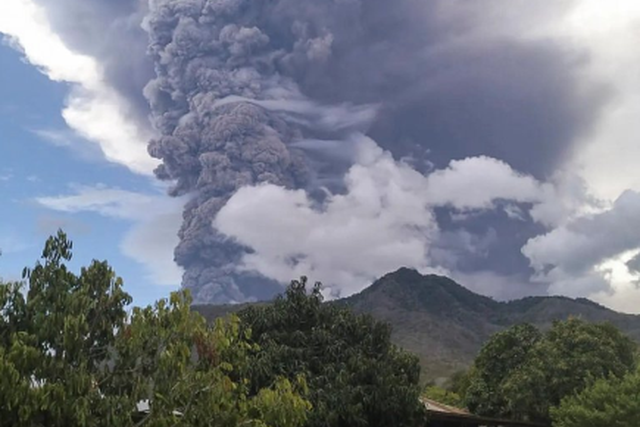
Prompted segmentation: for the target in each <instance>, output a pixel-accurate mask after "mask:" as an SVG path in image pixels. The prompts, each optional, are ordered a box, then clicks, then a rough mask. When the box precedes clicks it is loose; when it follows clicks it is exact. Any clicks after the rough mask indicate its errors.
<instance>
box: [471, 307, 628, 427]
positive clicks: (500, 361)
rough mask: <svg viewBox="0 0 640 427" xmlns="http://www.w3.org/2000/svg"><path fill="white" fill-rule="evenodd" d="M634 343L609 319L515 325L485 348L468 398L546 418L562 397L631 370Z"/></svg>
mask: <svg viewBox="0 0 640 427" xmlns="http://www.w3.org/2000/svg"><path fill="white" fill-rule="evenodd" d="M636 349H637V348H636V344H635V343H634V342H633V341H631V340H630V339H629V338H628V337H626V336H625V335H623V334H622V333H621V332H620V331H619V330H618V329H616V328H615V327H614V326H612V325H610V324H606V323H605V324H589V323H586V322H583V321H581V320H578V319H575V318H572V319H569V320H567V321H564V322H555V323H554V324H553V326H552V328H551V329H550V330H549V331H547V332H546V333H544V334H542V333H541V332H540V331H538V330H537V329H536V328H535V327H533V326H531V325H526V324H525V325H519V326H515V327H512V328H510V329H508V330H506V331H503V332H500V333H498V334H496V335H495V336H494V337H493V338H492V339H490V340H489V341H488V342H487V343H486V344H485V346H484V347H483V348H482V350H481V351H480V353H479V355H478V358H477V359H476V361H475V363H474V373H473V375H472V378H471V380H470V385H469V388H468V389H467V392H466V395H465V400H466V403H467V405H468V407H469V409H470V410H471V411H472V412H474V413H477V414H480V415H490V416H500V417H506V418H514V419H520V420H531V421H542V422H548V421H549V420H550V415H549V411H550V408H551V407H554V406H557V405H559V404H560V402H561V400H562V399H563V398H565V397H567V396H571V395H573V394H575V393H578V392H580V391H582V390H584V389H585V388H586V387H587V386H589V385H590V384H592V383H593V382H594V381H596V380H597V379H600V378H607V379H609V378H611V379H613V378H621V377H623V376H624V375H625V374H627V373H628V372H630V371H631V370H633V369H634V367H635V355H636Z"/></svg>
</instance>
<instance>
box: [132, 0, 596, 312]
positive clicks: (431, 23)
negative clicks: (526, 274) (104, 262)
mask: <svg viewBox="0 0 640 427" xmlns="http://www.w3.org/2000/svg"><path fill="white" fill-rule="evenodd" d="M445 3H446V2H444V3H443V2H438V1H433V2H431V1H414V0H399V1H397V2H393V3H389V2H388V0H368V1H363V0H264V1H256V0H150V4H149V11H148V15H147V17H146V19H145V23H144V28H145V30H146V31H147V32H148V35H149V38H150V46H149V52H150V54H151V56H152V58H153V60H154V62H155V72H156V77H155V78H154V79H153V80H152V81H151V82H150V83H149V84H148V85H147V86H146V88H145V96H146V97H147V99H148V100H149V102H150V105H151V108H152V120H153V124H154V125H155V127H156V129H157V130H159V131H160V132H161V136H160V137H159V138H157V139H156V140H154V141H152V142H151V143H150V145H149V153H150V154H151V155H152V156H153V157H156V158H158V159H161V160H162V165H161V166H160V167H159V168H158V169H157V170H156V174H157V176H158V177H159V178H161V179H163V180H170V181H173V182H175V185H174V186H173V188H172V190H171V194H172V195H174V196H182V195H190V196H191V199H190V202H189V203H188V204H187V205H186V207H185V210H184V223H183V225H182V228H181V230H180V244H179V245H178V247H177V248H176V250H175V257H176V260H177V262H178V263H179V264H180V265H181V266H182V267H184V269H185V274H184V279H183V285H184V286H186V287H187V288H190V289H192V291H193V293H194V297H195V300H196V301H197V302H205V301H206V302H211V301H215V302H230V301H244V300H248V299H261V298H267V297H269V296H271V295H272V294H273V293H274V292H275V291H277V290H278V289H279V287H278V285H277V284H276V283H271V284H269V281H267V280H266V279H264V278H261V277H258V276H254V275H252V274H250V273H238V272H237V270H236V267H237V264H238V263H239V261H240V260H241V258H242V256H243V255H244V254H245V253H246V252H247V251H250V249H249V248H244V247H241V246H239V245H238V244H236V243H234V242H231V241H229V240H228V239H226V238H225V237H224V236H223V235H221V234H219V233H218V232H217V231H216V230H215V229H213V228H212V221H213V219H214V217H215V215H216V213H217V212H218V211H219V210H220V209H221V208H222V206H224V204H225V203H226V201H227V200H228V199H229V197H230V196H231V195H233V193H235V192H236V190H238V189H239V188H240V187H242V186H245V185H248V184H255V183H260V182H269V183H274V184H277V185H281V186H285V187H289V188H307V189H309V188H310V185H313V183H314V181H317V179H318V177H319V174H320V173H321V170H322V168H323V167H324V168H325V169H327V168H328V170H329V171H330V174H333V175H339V174H340V173H341V172H344V168H342V169H341V168H340V167H335V165H334V166H333V167H332V165H331V164H328V163H326V162H325V163H324V164H322V162H320V163H319V161H318V159H312V158H310V156H309V155H308V154H309V153H308V152H307V153H304V152H302V151H300V150H301V148H300V147H305V144H304V140H305V138H306V139H336V138H335V133H336V132H335V131H336V129H331V128H327V127H326V126H325V127H324V128H323V129H320V128H318V127H317V126H312V125H310V124H309V121H308V120H307V121H305V120H293V118H294V117H295V116H296V114H298V115H302V116H304V115H305V114H307V115H308V112H309V111H308V109H307V110H304V109H301V108H297V107H295V105H294V103H295V102H298V103H300V102H302V103H304V102H308V103H309V104H307V105H311V104H312V103H311V101H310V100H314V101H313V102H315V103H322V104H328V105H340V104H344V103H345V102H350V103H356V104H357V105H364V104H376V105H379V106H380V109H379V114H378V116H377V120H376V121H375V123H374V124H373V125H372V127H371V128H370V129H368V131H369V134H370V135H371V136H373V137H374V138H376V140H377V141H378V142H379V143H380V144H381V146H383V147H384V148H386V149H388V150H390V151H391V152H392V153H393V154H394V155H396V156H397V157H400V156H407V155H410V156H411V157H412V158H413V160H414V163H415V164H416V165H420V163H421V162H420V161H421V160H426V159H427V156H428V161H425V162H424V164H425V165H426V166H425V167H429V165H436V166H444V165H445V164H446V163H447V162H448V161H449V160H450V159H451V158H460V157H464V156H470V155H478V154H485V155H489V156H495V157H497V158H500V159H504V160H506V161H507V162H508V163H510V164H511V165H513V166H514V167H516V168H517V169H520V170H522V171H524V172H529V173H532V174H534V175H535V176H538V177H545V176H547V175H548V174H550V173H552V172H553V170H554V168H555V166H556V165H557V164H558V163H559V162H560V161H561V160H562V159H563V158H564V156H565V155H566V154H568V153H569V151H570V149H571V147H572V144H573V142H574V141H575V140H576V139H577V136H578V134H579V133H580V132H583V131H585V129H586V128H587V126H586V124H587V123H588V122H589V120H590V119H591V118H592V117H593V115H594V114H595V113H596V110H597V108H593V106H594V105H600V103H599V102H597V99H598V97H601V95H602V92H597V91H596V92H593V93H586V92H584V91H583V92H578V91H576V90H575V87H574V84H573V83H572V81H573V77H574V71H575V69H576V66H577V65H578V64H579V61H577V60H575V59H577V58H573V57H572V55H569V54H568V53H569V52H567V51H566V50H565V49H562V48H560V47H559V46H557V45H554V44H553V43H551V44H544V45H542V44H540V43H539V42H529V43H527V42H524V41H522V42H520V41H518V42H516V41H514V40H508V39H505V38H500V37H496V36H486V35H485V34H483V31H484V30H483V29H482V28H481V26H479V27H478V28H476V27H475V26H476V25H477V23H476V22H474V16H475V12H477V11H475V9H474V7H472V6H464V7H463V6H461V5H459V4H457V3H456V6H455V7H453V6H451V5H453V3H451V4H450V5H449V6H450V10H455V11H457V12H456V13H450V15H447V14H446V13H445V12H446V11H447V7H446V4H445ZM518 3H519V4H520V6H523V5H524V3H522V2H518ZM567 3H568V2H567ZM494 6H495V5H493V6H491V7H494ZM457 7H459V9H456V8H457ZM487 7H489V6H487ZM540 10H542V12H541V13H546V12H548V11H549V10H551V11H552V12H553V11H554V10H555V9H554V8H544V7H541V8H540ZM436 16H437V19H436ZM443 16H444V18H447V16H448V20H447V19H443ZM531 19H535V17H533V18H531ZM470 28H471V29H473V31H471V30H469V29H470ZM474 31H475V34H474ZM461 34H462V35H465V36H466V39H465V43H456V42H455V40H456V36H460V35H461ZM578 93H580V95H578ZM585 97H586V98H588V99H586V98H585ZM603 99H604V98H603ZM265 101H267V102H265ZM269 101H277V102H280V104H279V105H280V107H279V108H272V107H269V105H271V106H273V104H268V102H269ZM594 101H596V102H594ZM283 105H284V107H283ZM314 105H316V104H314ZM275 110H280V111H275ZM282 110H285V111H286V112H287V114H282ZM303 110H304V111H303ZM298 118H299V117H298ZM364 121H365V122H366V120H364ZM347 127H348V126H347ZM338 149H339V150H340V148H339V147H338ZM319 165H320V166H319ZM445 227H446V225H445ZM452 227H455V226H452ZM493 230H494V232H496V233H497V235H498V237H499V238H500V239H501V240H502V241H505V240H506V241H509V242H511V243H512V244H504V245H503V248H505V250H506V251H510V252H513V253H516V254H517V253H518V248H520V247H521V246H522V244H523V243H524V242H525V241H526V239H527V238H528V237H529V236H530V235H532V234H533V233H535V232H537V231H538V230H537V229H535V228H533V226H532V229H531V230H528V231H523V232H521V233H519V237H518V238H517V239H513V238H511V237H508V236H512V235H513V233H512V232H511V229H510V228H509V227H508V226H504V227H503V226H502V225H500V224H496V225H495V227H494V228H493ZM495 255H496V256H495V259H487V258H484V259H483V260H482V262H483V263H484V264H485V265H487V266H489V267H492V266H499V267H500V269H504V268H505V265H506V266H507V267H508V268H507V270H508V269H511V271H502V273H504V274H506V275H508V274H514V273H519V272H521V271H522V269H523V268H524V269H526V261H525V260H524V258H522V257H520V258H519V259H517V260H514V262H513V263H504V262H503V258H502V256H501V255H500V254H499V253H496V254H495ZM473 264H474V262H473V261H470V262H468V265H469V266H470V267H469V269H470V271H471V270H473V268H474V267H473ZM492 264H495V265H492ZM461 268H462V269H463V271H464V266H461Z"/></svg>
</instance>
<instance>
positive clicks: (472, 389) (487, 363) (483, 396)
mask: <svg viewBox="0 0 640 427" xmlns="http://www.w3.org/2000/svg"><path fill="white" fill-rule="evenodd" d="M541 339H542V334H541V333H540V331H539V330H538V329H536V328H535V327H534V326H532V325H529V324H522V325H516V326H514V327H512V328H509V329H507V330H506V331H502V332H499V333H497V334H495V335H494V336H493V337H492V338H491V339H490V340H489V341H488V342H487V343H486V344H485V345H484V347H483V348H482V349H481V350H480V353H479V354H478V357H477V358H476V360H475V362H474V366H473V374H472V376H471V378H470V379H469V387H468V389H467V390H466V392H465V402H466V405H467V407H468V408H469V410H470V411H472V412H474V413H477V414H480V415H491V416H494V415H500V416H508V417H513V416H514V415H515V414H512V413H510V411H509V405H508V400H507V399H508V397H509V396H507V395H505V393H504V391H503V388H504V384H505V383H506V382H507V380H508V378H509V376H510V375H512V373H513V372H514V371H515V370H517V369H518V368H519V367H520V366H522V365H523V364H524V363H525V362H526V360H527V358H528V356H529V353H530V352H531V351H532V350H533V348H534V346H535V345H536V344H537V343H538V342H539V341H540V340H541Z"/></svg>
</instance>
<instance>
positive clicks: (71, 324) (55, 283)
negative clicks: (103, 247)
mask: <svg viewBox="0 0 640 427" xmlns="http://www.w3.org/2000/svg"><path fill="white" fill-rule="evenodd" d="M71 246H72V245H71V242H69V241H68V240H67V238H66V236H65V235H64V233H62V232H59V233H58V234H57V236H55V237H51V238H50V239H49V240H48V241H47V242H46V245H45V248H44V251H43V254H42V262H38V263H36V265H35V267H34V268H33V269H25V272H24V277H25V279H27V281H28V287H27V289H24V288H23V286H22V284H12V283H8V284H5V283H0V402H2V403H1V404H0V426H18V427H21V426H25V427H26V426H28V427H36V426H46V427H57V426H65V427H67V426H125V427H126V426H133V425H136V426H144V425H149V426H169V425H178V424H179V425H183V426H209V425H212V426H213V425H215V426H223V427H224V426H228V427H231V426H233V427H235V426H239V425H246V426H261V427H263V426H287V427H297V426H300V425H302V424H303V422H304V421H305V419H306V414H307V412H308V410H309V404H308V402H307V401H306V400H305V399H303V398H302V397H301V396H300V394H299V391H301V392H304V391H305V384H304V381H303V380H302V379H301V377H296V378H292V381H289V380H287V379H284V378H281V377H275V378H274V380H273V381H272V382H271V383H269V384H268V385H266V386H265V387H263V388H259V389H253V390H252V391H251V392H250V390H249V386H248V382H247V380H246V375H247V374H248V373H249V366H248V365H247V362H248V360H249V359H248V355H249V353H255V352H257V351H258V349H257V348H256V346H255V344H250V343H249V342H248V341H247V336H246V334H247V333H248V331H245V330H244V329H242V328H240V325H239V321H238V319H237V318H236V319H231V320H229V321H222V320H220V321H218V322H217V323H216V325H215V326H214V327H208V326H207V325H206V323H205V321H204V319H202V318H201V317H200V316H199V315H197V314H196V313H193V312H191V310H190V307H189V305H190V298H189V296H188V295H187V294H186V293H174V294H172V295H171V298H170V300H168V301H167V300H161V301H159V302H158V303H156V304H155V305H154V306H153V307H147V308H144V309H140V308H135V309H133V312H132V313H131V314H128V313H127V311H126V307H127V305H128V304H129V303H130V302H131V297H130V296H129V295H127V294H126V293H125V292H124V291H123V289H122V280H121V279H119V278H117V277H116V275H115V273H114V272H113V270H112V269H111V268H110V267H109V266H108V264H107V263H106V262H97V261H94V262H93V263H91V265H90V266H89V267H86V268H82V270H81V272H80V274H79V275H75V274H73V273H72V272H71V271H69V269H68V268H67V266H66V265H65V262H67V261H69V260H70V259H71ZM145 402H146V404H147V405H148V409H149V410H148V411H147V412H145V413H143V414H140V413H138V411H137V409H136V408H137V407H138V405H139V404H140V403H145Z"/></svg>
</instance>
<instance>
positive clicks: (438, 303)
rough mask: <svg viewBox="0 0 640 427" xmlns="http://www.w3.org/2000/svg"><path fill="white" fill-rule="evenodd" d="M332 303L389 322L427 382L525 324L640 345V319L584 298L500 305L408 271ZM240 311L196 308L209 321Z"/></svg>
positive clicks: (450, 283) (449, 282)
mask: <svg viewBox="0 0 640 427" xmlns="http://www.w3.org/2000/svg"><path fill="white" fill-rule="evenodd" d="M332 303H334V304H344V305H347V306H349V307H351V308H352V309H354V310H355V311H358V312H362V313H370V314H371V315H373V316H374V317H376V318H377V319H379V320H383V321H386V322H389V323H390V324H391V325H392V326H393V340H394V342H395V343H396V344H398V345H399V346H401V347H403V348H405V349H407V350H409V351H411V352H413V353H415V354H417V355H418V356H419V357H420V360H421V364H422V366H423V371H424V376H425V378H428V379H438V378H444V377H447V376H449V375H450V374H451V373H453V372H454V371H455V370H457V369H461V368H465V367H467V366H468V365H469V364H470V363H471V362H472V360H473V359H474V357H475V355H476V353H477V352H478V350H479V349H480V347H481V346H482V344H483V343H484V342H485V341H486V340H487V339H488V338H489V337H490V336H491V335H492V334H493V333H495V332H498V331H500V330H502V329H505V328H507V327H509V326H511V325H514V324H517V323H522V322H529V323H532V324H534V325H536V326H538V327H541V328H546V327H548V326H550V325H551V323H552V322H553V321H554V320H562V319H566V318H567V317H569V316H576V317H581V318H583V319H584V320H587V321H590V322H603V321H610V322H612V323H613V324H615V325H616V326H618V327H619V328H621V329H622V330H623V331H625V332H626V333H628V334H629V335H630V336H631V337H632V338H634V339H635V340H637V341H639V342H640V316H632V315H627V314H621V313H616V312H614V311H612V310H609V309H607V308H605V307H603V306H601V305H598V304H596V303H594V302H591V301H589V300H586V299H571V298H564V297H530V298H525V299H521V300H516V301H511V302H497V301H494V300H492V299H491V298H487V297H484V296H482V295H478V294H475V293H473V292H471V291H469V290H468V289H466V288H465V287H463V286H461V285H459V284H457V283H456V282H454V281H453V280H451V279H448V278H446V277H442V276H435V275H426V276H423V275H421V274H420V273H418V272H417V271H415V270H411V269H407V268H401V269H399V270H398V271H395V272H393V273H389V274H387V275H385V276H384V277H382V278H380V279H379V280H377V281H376V282H374V283H373V285H371V286H370V287H368V288H366V289H365V290H363V291H362V292H360V293H359V294H356V295H353V296H351V297H349V298H345V299H342V300H339V301H335V302H332ZM240 308H242V306H197V307H194V309H195V310H197V311H199V312H200V313H202V314H203V315H204V316H205V317H207V318H208V319H213V318H216V317H219V316H222V315H225V314H227V313H229V312H232V311H236V310H238V309H240Z"/></svg>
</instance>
